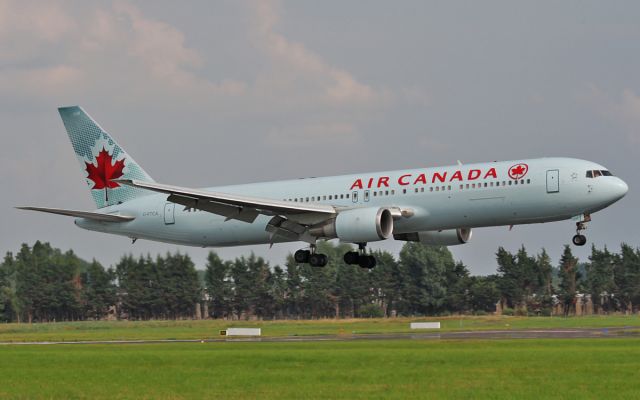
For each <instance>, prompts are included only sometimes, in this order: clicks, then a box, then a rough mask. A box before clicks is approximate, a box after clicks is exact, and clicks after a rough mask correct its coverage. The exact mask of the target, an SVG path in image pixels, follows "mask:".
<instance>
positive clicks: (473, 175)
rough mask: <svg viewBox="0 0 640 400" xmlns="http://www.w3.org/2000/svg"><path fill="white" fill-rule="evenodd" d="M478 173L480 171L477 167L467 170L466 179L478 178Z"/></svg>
mask: <svg viewBox="0 0 640 400" xmlns="http://www.w3.org/2000/svg"><path fill="white" fill-rule="evenodd" d="M480 173H481V171H480V170H479V169H471V170H469V176H468V177H467V179H468V180H470V181H474V180H476V179H478V178H480Z"/></svg>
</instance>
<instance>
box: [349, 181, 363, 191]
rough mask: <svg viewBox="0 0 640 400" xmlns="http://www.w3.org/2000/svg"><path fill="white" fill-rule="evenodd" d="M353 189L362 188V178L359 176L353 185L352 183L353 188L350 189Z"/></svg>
mask: <svg viewBox="0 0 640 400" xmlns="http://www.w3.org/2000/svg"><path fill="white" fill-rule="evenodd" d="M353 189H362V179H360V178H358V179H356V181H355V182H353V185H351V189H349V190H353Z"/></svg>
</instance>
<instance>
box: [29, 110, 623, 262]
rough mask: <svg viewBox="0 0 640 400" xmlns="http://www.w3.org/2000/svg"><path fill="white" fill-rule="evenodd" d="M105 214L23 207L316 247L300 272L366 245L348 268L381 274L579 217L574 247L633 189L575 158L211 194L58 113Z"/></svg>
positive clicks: (125, 227)
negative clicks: (343, 249) (433, 254)
mask: <svg viewBox="0 0 640 400" xmlns="http://www.w3.org/2000/svg"><path fill="white" fill-rule="evenodd" d="M58 111H59V113H60V116H61V118H62V121H63V123H64V126H65V128H66V131H67V133H68V135H69V138H70V140H71V144H72V146H73V149H74V151H75V154H76V156H77V158H78V161H79V162H80V166H81V169H82V173H83V177H84V179H85V181H86V183H87V185H88V186H89V189H90V192H91V195H92V197H93V200H94V201H95V204H96V207H97V208H96V210H94V211H78V210H70V209H60V208H48V207H17V208H20V209H24V210H34V211H42V212H48V213H53V214H61V215H66V216H71V217H75V218H76V219H75V224H76V225H77V226H79V227H80V228H83V229H87V230H90V231H97V232H104V233H110V234H115V235H122V236H126V237H129V238H130V239H132V240H133V242H134V243H135V241H136V240H137V239H148V240H154V241H160V242H166V243H173V244H179V245H190V246H201V247H224V246H242V245H255V244H269V245H273V244H274V243H281V242H296V241H299V242H304V243H306V244H307V245H308V246H306V247H305V248H303V249H300V250H298V251H296V252H295V254H294V259H295V261H296V262H298V263H308V264H310V265H311V266H314V267H323V266H325V265H326V264H327V262H328V259H327V256H326V255H324V254H320V253H318V252H316V243H317V242H318V241H321V240H331V239H339V240H340V241H341V242H346V243H352V244H356V245H357V246H358V250H357V251H349V252H347V253H346V254H345V255H344V261H345V263H347V264H350V265H359V266H360V267H362V268H369V269H370V268H373V267H375V265H376V259H375V258H374V257H373V256H372V255H371V254H370V253H367V251H366V245H367V243H370V242H376V241H382V240H387V239H391V238H393V239H395V240H401V241H411V242H420V243H423V244H427V245H445V246H451V245H458V244H464V243H467V242H468V241H469V240H470V239H471V236H472V229H473V228H480V227H489V226H511V227H512V226H513V225H521V224H533V223H545V222H552V221H561V220H566V219H575V221H576V234H575V236H573V243H574V244H575V245H576V246H583V245H584V244H585V243H586V242H587V239H586V237H585V236H584V235H583V234H582V232H583V231H584V230H585V229H586V224H587V223H588V222H589V221H591V215H592V214H593V213H595V212H597V211H599V210H602V209H604V208H606V207H608V206H610V205H611V204H613V203H615V202H616V201H618V200H620V199H621V198H622V197H624V196H625V194H626V193H627V191H628V186H627V184H626V183H625V182H624V181H623V180H622V179H620V178H617V177H615V176H613V175H612V173H611V172H610V171H609V170H608V169H607V168H605V167H603V166H602V165H599V164H596V163H594V162H591V161H585V160H579V159H573V158H537V159H528V160H516V161H502V162H495V161H494V162H488V163H478V164H464V165H463V164H462V163H460V162H458V164H457V165H453V166H446V167H435V168H419V169H407V170H398V171H385V172H374V173H363V174H355V175H342V176H331V177H319V178H304V179H294V180H285V181H276V182H265V183H251V184H244V185H233V186H221V187H211V188H196V189H194V188H186V187H180V186H173V185H167V184H162V183H157V182H155V181H154V180H153V179H152V178H151V176H150V175H149V174H148V173H147V172H145V170H144V169H142V167H141V166H140V165H139V164H138V163H136V162H135V160H134V159H133V158H132V157H131V156H129V154H128V153H126V152H125V151H124V150H123V149H122V147H120V146H119V145H118V144H117V143H116V142H115V141H114V140H113V138H112V137H111V136H110V135H109V134H108V133H107V132H106V131H105V130H104V129H102V128H101V127H100V125H98V124H97V123H96V122H95V121H94V120H93V119H92V118H91V117H90V116H89V115H88V114H87V113H86V112H85V111H84V110H83V109H82V108H81V107H79V106H71V107H62V108H59V109H58Z"/></svg>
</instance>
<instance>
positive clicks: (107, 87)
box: [0, 0, 427, 146]
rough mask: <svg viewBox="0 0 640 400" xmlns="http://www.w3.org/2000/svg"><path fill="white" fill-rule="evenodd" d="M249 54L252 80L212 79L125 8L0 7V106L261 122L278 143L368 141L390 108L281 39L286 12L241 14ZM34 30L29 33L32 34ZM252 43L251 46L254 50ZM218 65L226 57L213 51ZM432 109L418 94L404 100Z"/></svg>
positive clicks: (171, 33) (348, 76)
mask: <svg viewBox="0 0 640 400" xmlns="http://www.w3.org/2000/svg"><path fill="white" fill-rule="evenodd" d="M241 10H244V12H245V13H246V14H247V15H248V16H250V18H249V20H250V21H251V23H247V24H246V26H245V27H244V30H245V33H246V35H247V36H248V37H250V38H251V39H250V40H251V42H250V45H249V46H245V47H238V48H234V51H239V52H245V53H251V57H256V56H257V57H258V59H259V63H257V65H258V69H257V71H254V72H252V74H251V75H249V76H245V77H244V78H237V77H231V76H225V75H221V74H219V73H218V74H216V73H213V74H212V73H211V70H210V69H207V68H208V67H209V68H210V66H208V65H207V64H206V60H207V58H206V57H205V55H206V54H203V53H202V52H201V49H198V48H195V47H192V46H190V45H189V43H188V38H187V37H186V35H185V34H184V33H183V32H182V31H181V30H179V29H178V28H177V27H175V26H173V25H171V24H169V23H167V22H164V21H161V20H158V19H156V18H151V17H149V16H147V15H145V13H144V12H143V11H142V10H141V9H140V8H138V7H136V6H134V5H133V4H131V3H129V2H127V1H125V0H116V1H114V2H113V3H98V5H97V6H96V5H86V4H82V5H79V6H77V7H69V6H68V4H67V3H64V2H56V1H51V2H47V3H46V4H44V5H39V4H33V5H31V4H28V3H26V5H24V4H23V3H22V2H20V1H17V0H16V1H12V0H0V61H2V62H1V63H0V101H2V102H5V103H7V104H8V103H11V102H15V101H16V99H21V100H23V103H24V104H30V105H36V104H42V105H43V106H44V105H46V107H51V103H53V104H61V103H77V102H87V101H92V102H93V103H94V104H95V103H98V104H101V105H106V106H109V105H113V104H117V105H118V107H123V108H131V107H135V108H138V109H139V108H147V109H151V110H169V109H171V110H175V109H176V108H178V109H181V110H182V111H187V110H188V111H189V112H195V113H197V114H198V115H199V116H200V117H203V116H209V115H211V114H212V112H214V113H215V115H216V116H217V117H218V118H222V117H225V116H226V117H230V118H258V119H260V118H263V119H267V120H269V121H270V122H268V123H270V124H272V125H277V124H281V123H283V122H284V121H285V120H286V121H287V124H289V125H290V126H289V127H286V128H279V127H277V126H276V127H273V126H266V127H265V131H266V132H267V135H268V137H269V139H270V143H272V144H275V145H276V146H278V145H288V144H289V143H290V142H291V141H292V140H295V141H298V142H299V143H300V144H302V143H306V144H311V143H312V142H314V141H315V142H320V141H321V140H320V139H325V140H324V141H322V142H323V143H326V144H327V145H329V143H335V142H336V140H334V139H336V138H340V140H345V141H348V142H349V143H355V142H356V141H358V140H362V138H363V137H362V136H361V135H359V134H358V132H359V131H360V125H362V124H363V123H364V122H365V121H368V120H370V119H371V118H372V117H375V116H376V115H378V114H380V112H381V111H384V110H386V109H388V108H389V106H390V104H391V103H392V102H393V101H394V100H393V99H394V96H393V95H392V94H391V93H390V91H388V90H385V89H381V88H376V87H374V86H372V85H370V84H367V83H364V82H362V81H360V80H359V79H357V78H356V76H355V75H354V74H353V73H351V72H349V71H347V70H346V69H345V68H341V67H338V66H336V65H332V64H331V63H330V62H328V61H327V60H326V59H324V58H323V57H322V56H321V55H320V54H318V53H316V52H314V51H313V50H311V49H309V48H308V47H307V46H305V45H304V44H303V43H301V42H299V41H296V40H293V39H291V38H289V37H287V36H286V35H285V34H283V33H281V32H279V31H278V27H279V22H280V14H281V8H280V3H278V2H272V1H255V2H251V3H248V7H245V8H242V7H241ZM27 27H28V28H27ZM251 44H252V46H251ZM207 51H209V52H211V53H212V54H213V55H214V56H215V57H220V58H223V57H222V56H221V54H218V53H219V52H220V51H221V50H218V49H216V48H213V49H207ZM400 96H401V97H402V98H406V99H405V100H408V101H410V102H419V103H423V102H426V101H427V100H426V97H425V96H424V95H423V94H422V93H421V92H420V91H419V90H417V89H412V90H410V91H407V92H406V93H405V92H402V93H400Z"/></svg>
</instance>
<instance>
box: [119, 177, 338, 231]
mask: <svg viewBox="0 0 640 400" xmlns="http://www.w3.org/2000/svg"><path fill="white" fill-rule="evenodd" d="M113 182H117V183H120V184H123V185H128V186H132V187H136V188H142V189H148V190H152V191H155V192H160V193H165V194H168V195H169V201H173V202H175V203H178V204H182V205H185V206H187V207H194V208H198V209H202V210H204V211H209V212H212V213H214V214H218V215H223V216H225V217H227V218H230V219H240V220H245V219H246V220H247V221H250V222H252V221H253V220H255V217H257V215H258V214H264V215H287V216H292V215H296V214H315V215H319V216H322V219H324V218H329V217H331V216H333V215H335V214H337V210H336V209H335V208H334V207H332V206H330V205H326V204H306V203H291V202H286V201H281V200H274V199H265V198H259V197H250V196H243V195H236V194H229V193H220V192H210V191H207V190H201V189H189V188H184V187H179V186H171V185H164V184H161V183H154V182H141V181H137V180H130V179H115V180H113ZM171 198H173V199H174V200H176V201H174V200H171ZM185 203H188V204H185ZM243 218H244V219H243Z"/></svg>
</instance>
